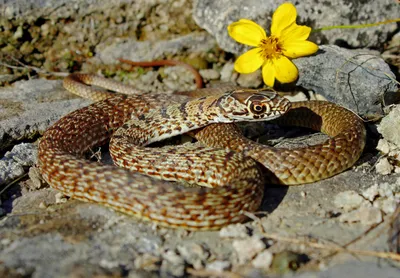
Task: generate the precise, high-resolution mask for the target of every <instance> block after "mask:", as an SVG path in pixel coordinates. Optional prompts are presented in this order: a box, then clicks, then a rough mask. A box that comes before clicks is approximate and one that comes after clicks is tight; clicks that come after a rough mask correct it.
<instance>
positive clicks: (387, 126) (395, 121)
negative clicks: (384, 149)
mask: <svg viewBox="0 0 400 278" xmlns="http://www.w3.org/2000/svg"><path fill="white" fill-rule="evenodd" d="M398 126H400V105H396V106H395V107H394V108H393V109H392V111H390V113H389V114H388V115H387V116H386V117H384V118H383V119H382V120H381V122H380V124H379V125H378V131H379V132H380V133H381V134H382V136H383V138H384V139H385V140H387V141H389V142H391V143H393V144H395V145H396V146H397V147H398V148H400V129H399V128H393V127H398Z"/></svg>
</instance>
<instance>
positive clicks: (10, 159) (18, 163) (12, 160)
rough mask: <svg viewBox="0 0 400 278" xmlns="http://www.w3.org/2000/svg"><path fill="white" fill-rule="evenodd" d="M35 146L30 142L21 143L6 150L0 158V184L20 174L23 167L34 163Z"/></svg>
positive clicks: (35, 157) (22, 171)
mask: <svg viewBox="0 0 400 278" xmlns="http://www.w3.org/2000/svg"><path fill="white" fill-rule="evenodd" d="M36 159H37V147H36V145H34V144H31V143H21V144H19V145H16V146H14V147H13V149H12V150H11V151H9V152H6V154H5V155H4V157H3V158H2V159H0V185H2V184H4V183H7V182H9V181H11V180H13V179H16V178H18V177H20V176H22V175H23V174H24V173H25V170H24V167H27V166H32V165H33V164H34V163H36Z"/></svg>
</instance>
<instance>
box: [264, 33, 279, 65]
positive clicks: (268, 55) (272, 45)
mask: <svg viewBox="0 0 400 278" xmlns="http://www.w3.org/2000/svg"><path fill="white" fill-rule="evenodd" d="M258 47H259V48H261V50H260V55H261V57H262V58H263V59H265V60H267V59H273V58H278V57H279V56H281V55H282V51H283V48H282V44H281V43H280V42H279V39H278V38H277V37H274V36H271V37H267V38H266V39H262V40H261V41H260V44H259V45H258Z"/></svg>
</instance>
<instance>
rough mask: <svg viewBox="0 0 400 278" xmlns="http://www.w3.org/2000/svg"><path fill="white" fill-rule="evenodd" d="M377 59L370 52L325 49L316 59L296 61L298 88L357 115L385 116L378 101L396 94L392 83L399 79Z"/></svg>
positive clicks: (308, 58)
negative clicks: (316, 94) (310, 91)
mask: <svg viewBox="0 0 400 278" xmlns="http://www.w3.org/2000/svg"><path fill="white" fill-rule="evenodd" d="M378 55H379V54H378V53H375V52H371V51H368V50H349V49H345V48H340V47H338V46H334V45H322V46H320V48H319V51H318V52H317V53H316V54H315V55H313V56H308V57H302V58H298V59H295V60H293V62H294V63H295V64H296V66H297V68H298V69H299V79H298V80H297V82H296V85H297V86H302V87H304V88H306V89H308V90H313V91H315V92H316V93H318V94H321V95H323V96H324V97H326V99H327V100H329V101H332V102H334V103H337V104H340V105H342V106H344V107H346V108H348V109H350V110H353V111H355V112H356V113H360V114H376V113H378V114H383V110H382V105H381V104H380V103H379V101H378V100H380V99H381V96H382V95H384V94H387V95H388V94H396V93H395V92H396V91H397V84H396V83H395V82H394V81H392V80H395V79H396V78H395V76H394V74H393V73H392V71H391V70H390V67H389V65H388V64H386V63H385V62H384V61H383V60H382V59H381V58H380V57H379V56H378ZM350 61H351V62H350ZM366 68H368V70H365V69H366ZM386 74H389V76H391V78H392V80H390V79H389V78H388V76H386Z"/></svg>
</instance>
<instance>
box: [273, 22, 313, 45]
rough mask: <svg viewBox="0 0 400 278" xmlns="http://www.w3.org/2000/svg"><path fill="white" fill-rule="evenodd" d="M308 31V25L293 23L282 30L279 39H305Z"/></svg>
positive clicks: (309, 31)
mask: <svg viewBox="0 0 400 278" xmlns="http://www.w3.org/2000/svg"><path fill="white" fill-rule="evenodd" d="M310 33H311V28H310V27H308V26H304V25H297V24H296V23H293V24H292V25H290V26H289V27H288V28H286V29H285V30H282V32H281V37H280V38H279V39H280V40H282V41H283V42H285V41H292V40H306V39H307V38H308V36H309V35H310Z"/></svg>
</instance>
